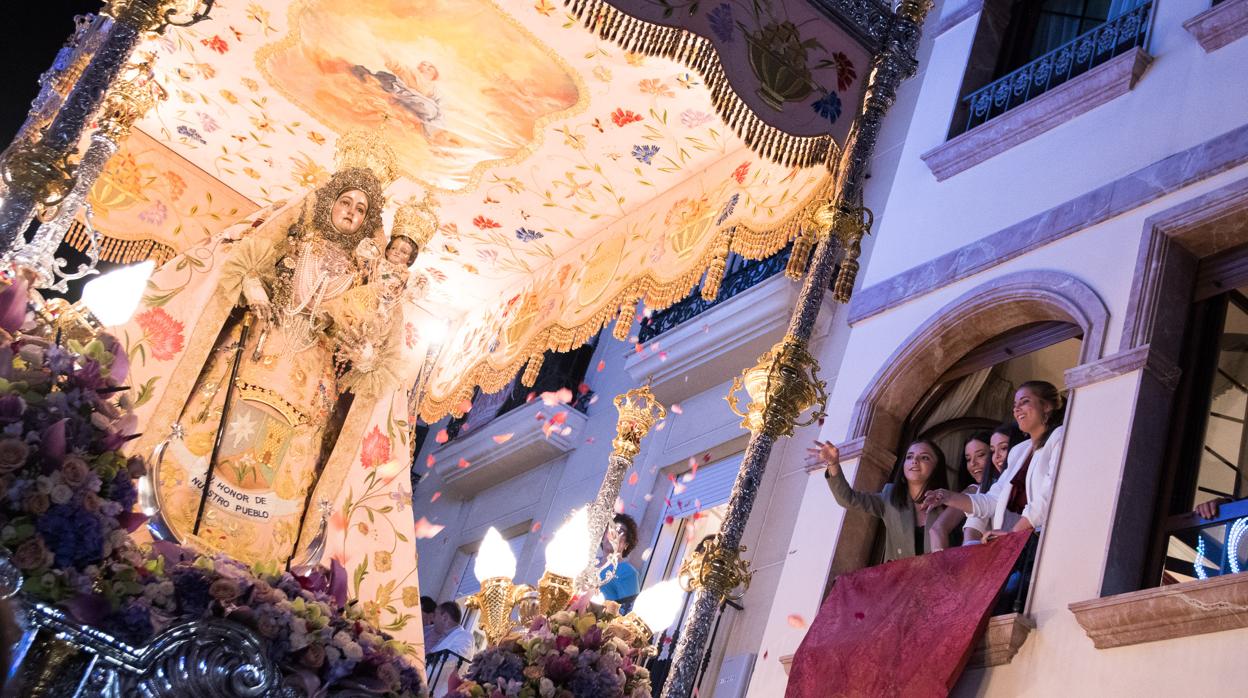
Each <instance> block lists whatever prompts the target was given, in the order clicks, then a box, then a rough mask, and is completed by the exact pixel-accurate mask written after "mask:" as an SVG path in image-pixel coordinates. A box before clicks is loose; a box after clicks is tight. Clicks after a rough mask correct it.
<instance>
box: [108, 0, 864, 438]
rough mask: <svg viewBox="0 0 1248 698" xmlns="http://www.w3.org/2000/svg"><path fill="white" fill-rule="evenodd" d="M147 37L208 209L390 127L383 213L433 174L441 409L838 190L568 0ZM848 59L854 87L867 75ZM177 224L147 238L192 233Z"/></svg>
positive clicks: (220, 12) (309, 4)
mask: <svg viewBox="0 0 1248 698" xmlns="http://www.w3.org/2000/svg"><path fill="white" fill-rule="evenodd" d="M152 50H154V51H155V52H156V53H157V54H158V60H157V61H156V69H157V73H158V76H159V78H160V80H161V81H162V84H163V85H164V86H165V88H166V90H167V91H168V93H169V98H168V99H167V100H166V101H165V102H163V103H161V104H160V105H159V106H158V107H157V109H156V110H155V111H154V112H153V113H151V114H149V116H148V117H147V118H146V119H144V120H143V121H142V122H140V124H139V128H140V129H141V130H142V131H143V132H144V133H145V134H146V135H148V136H150V137H151V139H153V140H154V141H155V142H157V143H160V144H163V145H164V146H167V147H168V148H169V149H170V150H171V151H172V152H173V153H176V155H177V156H180V158H184V159H185V160H186V161H188V162H189V163H191V164H192V165H194V166H196V167H198V168H199V169H200V170H202V171H203V172H204V173H206V174H207V175H209V176H210V177H211V178H215V179H216V180H218V181H219V182H220V183H221V185H222V189H224V192H223V193H220V194H218V195H217V196H216V197H215V199H214V197H211V196H210V197H209V202H210V203H209V204H204V207H203V208H202V209H200V208H197V207H196V208H192V213H194V212H195V211H199V213H200V215H202V213H203V211H204V210H207V209H208V208H209V207H211V206H212V205H213V204H212V203H211V202H212V201H217V202H218V203H217V204H215V205H216V206H217V208H225V207H224V204H222V203H221V202H222V201H225V200H227V199H228V200H229V203H230V205H229V207H228V208H226V209H225V210H228V211H230V212H232V211H233V210H236V209H237V208H239V206H240V205H242V204H240V203H239V202H240V201H245V200H244V199H243V197H245V198H246V200H250V202H251V204H253V207H254V206H259V205H264V204H268V203H272V202H275V201H280V200H284V199H287V198H290V197H293V196H296V195H299V194H301V193H303V192H304V191H306V190H308V189H309V188H311V187H314V186H316V185H317V184H318V183H321V182H323V181H325V180H326V179H327V178H328V176H329V174H330V171H331V170H332V169H333V165H332V163H333V148H334V142H335V140H336V138H337V137H338V136H340V135H341V134H343V133H345V132H347V131H350V130H353V129H357V128H361V127H364V128H376V127H378V126H381V125H382V124H383V123H384V126H383V128H384V132H385V134H386V137H387V140H388V141H390V142H391V143H392V145H393V146H394V147H395V149H396V151H397V152H398V155H399V160H400V167H401V169H402V178H401V179H400V180H399V181H397V182H396V183H395V184H393V185H392V186H391V187H390V188H389V189H388V190H387V195H388V197H389V200H390V204H389V206H388V209H389V210H388V211H387V217H388V216H389V214H390V212H391V211H392V210H393V209H394V208H395V202H400V201H406V200H408V199H409V198H420V197H423V196H424V195H425V194H426V193H427V192H432V193H433V195H434V197H435V199H436V202H437V207H436V210H437V214H438V218H439V222H440V229H439V232H438V234H437V235H436V236H435V237H434V238H433V240H432V242H431V243H430V244H429V245H428V246H427V248H426V249H425V250H424V251H423V252H422V253H421V255H420V258H419V260H418V261H417V263H416V268H417V269H418V270H419V271H420V272H421V273H423V274H425V275H426V277H427V278H428V280H429V282H430V283H429V289H430V291H429V294H428V296H427V297H426V299H425V301H424V303H425V304H426V307H427V308H428V309H429V310H430V311H431V312H432V313H434V314H435V315H438V316H440V317H443V318H446V319H447V320H448V321H451V322H452V324H453V329H452V332H453V334H452V336H451V338H450V340H449V342H450V344H449V345H448V349H451V350H450V351H446V352H444V358H443V360H442V363H441V364H440V365H439V366H437V367H436V368H435V370H434V371H433V376H432V379H431V383H430V386H429V393H428V397H427V399H426V404H425V409H424V410H423V413H424V415H425V416H426V417H427V418H433V417H437V416H440V415H441V414H445V413H446V412H448V411H450V410H452V409H453V406H454V405H456V404H458V403H459V402H461V401H462V400H463V398H464V397H467V395H468V394H470V392H471V390H472V388H473V386H474V385H481V386H482V387H484V388H485V389H487V390H490V389H497V388H498V387H501V385H502V384H503V383H505V382H506V381H507V380H509V379H510V378H511V377H512V376H514V375H515V372H516V371H517V370H518V369H519V367H520V366H521V365H522V364H523V363H524V361H525V360H526V359H528V358H529V357H530V356H534V355H540V352H541V351H542V350H543V349H546V348H560V349H563V348H570V347H572V346H575V345H577V344H579V343H581V342H583V341H585V340H586V339H587V338H588V337H590V336H592V335H593V334H594V333H596V332H597V330H598V329H599V328H600V327H601V326H602V325H603V323H604V322H607V321H609V320H610V319H611V318H613V317H615V316H616V315H617V313H618V309H619V307H620V305H621V304H631V303H635V302H637V301H641V302H643V303H645V304H647V305H648V306H650V307H664V306H666V305H669V304H670V303H672V302H675V301H676V300H678V299H679V298H681V297H683V296H684V295H686V294H687V293H688V292H689V291H690V290H691V289H692V288H693V287H694V286H695V285H696V284H697V282H698V278H699V277H700V276H701V274H702V272H703V271H704V270H705V269H706V267H707V265H708V264H709V263H710V261H711V260H712V259H714V258H715V257H716V256H721V257H722V251H723V249H724V245H725V244H726V243H728V242H729V241H730V244H731V247H732V249H734V250H736V251H739V252H742V253H744V254H746V255H747V256H753V257H759V256H763V255H766V254H769V253H771V252H774V251H776V250H778V249H780V248H782V247H783V246H784V245H785V244H786V242H787V241H788V239H790V238H791V237H792V235H793V234H794V231H795V226H796V219H797V217H798V215H799V214H800V212H801V210H802V208H803V207H804V206H805V205H806V204H807V203H809V202H811V201H813V200H815V198H816V197H819V196H821V195H825V194H826V188H827V186H828V179H829V175H828V170H827V168H826V167H825V166H823V165H821V164H819V165H814V166H811V167H797V166H784V165H779V164H775V163H774V162H771V161H769V160H765V159H763V158H760V157H758V156H757V155H755V154H754V153H753V152H752V151H751V149H750V148H749V147H747V146H746V144H745V143H744V142H743V141H742V140H741V138H740V137H738V136H737V135H736V132H735V131H734V129H733V128H731V127H729V126H728V125H727V124H726V123H725V122H724V120H723V119H722V118H721V117H720V116H718V112H717V109H716V104H715V103H714V101H713V90H710V89H708V88H707V86H706V85H704V84H703V82H702V77H701V75H700V74H698V73H695V72H692V71H691V70H690V69H689V68H688V67H686V66H684V65H682V64H681V63H679V62H676V61H675V60H669V59H663V58H656V57H650V56H643V55H641V54H640V53H631V52H628V51H625V50H623V49H621V48H620V47H619V46H618V45H616V44H614V43H612V42H610V41H606V40H603V39H600V38H598V37H596V36H595V34H594V33H592V32H590V31H589V30H587V29H586V28H585V27H584V26H583V24H582V23H581V21H580V20H579V19H577V18H576V17H574V16H573V15H571V14H568V13H567V12H566V11H565V10H564V8H563V7H562V6H561V5H560V4H559V3H558V0H524V1H523V2H521V1H520V0H513V1H509V2H505V3H495V2H491V0H295V1H289V0H281V1H274V0H270V1H266V2H243V1H242V0H238V1H237V2H231V3H228V4H225V5H222V4H218V6H217V7H216V8H215V9H214V10H213V15H212V19H211V20H210V21H208V22H204V23H202V24H199V25H196V26H194V27H192V28H190V29H187V30H177V31H171V32H169V33H168V34H167V35H166V36H163V37H161V38H160V39H158V40H156V41H155V43H154V44H153V46H152ZM842 57H843V54H842ZM846 60H848V59H846ZM849 67H850V68H851V69H850V70H849V71H848V72H843V75H845V79H844V81H843V84H842V85H841V87H843V88H844V90H845V99H846V100H849V99H856V97H854V96H853V95H857V94H858V93H859V91H860V88H861V86H860V84H859V78H858V75H859V74H863V73H865V72H866V66H863V65H858V66H852V65H851V66H849ZM845 111H846V112H847V113H846V114H844V115H838V116H837V117H835V118H832V119H830V122H836V121H837V119H840V120H842V121H845V120H849V119H851V118H852V114H850V113H848V112H850V111H851V110H849V109H846V110H845ZM842 126H843V124H840V123H836V124H835V127H836V128H837V129H840V128H842ZM124 156H125V152H124V150H123V155H122V156H119V157H121V158H122V160H118V162H123V161H124ZM183 166H184V165H183ZM158 169H159V168H156V169H154V170H153V173H155V172H157V170H158ZM110 170H113V172H112V174H113V175H116V174H117V173H116V167H114V166H113V165H112V164H110ZM106 174H108V173H106ZM107 179H108V178H107V177H106V180H107ZM113 179H117V178H116V177H114V178H113ZM95 198H96V199H98V197H95ZM95 205H96V208H97V217H98V216H100V215H103V216H105V217H107V215H108V214H109V211H108V210H107V206H104V207H101V205H100V202H99V201H98V200H97V201H95ZM225 210H223V211H221V212H219V213H214V215H217V216H223V215H225ZM242 213H246V211H243V212H242ZM139 218H140V219H141V218H142V216H139ZM130 220H134V217H133V216H132V217H131V219H130ZM148 222H149V223H151V221H150V220H149V221H148ZM139 223H140V224H141V223H142V221H139ZM162 225H164V224H163V222H162V224H160V225H157V224H152V225H151V226H150V227H151V228H152V229H153V230H152V231H149V232H148V233H146V234H145V236H146V237H151V238H154V239H161V241H162V242H164V243H165V244H168V245H170V246H171V247H174V248H178V247H179V246H181V247H185V246H186V244H189V242H193V240H182V239H173V238H172V237H171V234H170V233H169V232H168V228H167V226H165V227H163V228H162ZM209 227H211V226H205V229H208V228H209ZM157 229H160V230H164V231H165V232H163V233H158V232H157ZM179 229H180V228H179ZM162 235H163V239H162V238H161V236H162Z"/></svg>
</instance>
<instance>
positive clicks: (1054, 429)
mask: <svg viewBox="0 0 1248 698" xmlns="http://www.w3.org/2000/svg"><path fill="white" fill-rule="evenodd" d="M1062 414H1063V409H1062V398H1061V395H1060V394H1059V393H1058V392H1057V388H1056V387H1054V386H1053V384H1052V383H1047V382H1045V381H1027V382H1026V383H1023V384H1022V385H1021V386H1019V388H1018V391H1017V392H1016V393H1015V394H1014V420H1015V421H1016V422H1017V423H1018V428H1019V429H1021V430H1022V431H1023V432H1024V433H1026V434H1027V435H1028V436H1030V437H1031V438H1030V439H1028V440H1026V441H1024V442H1022V443H1021V444H1018V445H1017V446H1015V447H1014V448H1012V449H1011V450H1010V455H1009V457H1008V460H1007V465H1006V468H1005V472H1004V473H1002V474H1001V477H1000V478H999V479H998V480H997V481H996V482H994V483H993V484H992V487H990V488H989V490H988V491H987V492H984V493H982V494H965V493H962V492H951V491H949V490H943V489H942V490H932V491H931V492H928V493H927V496H926V497H924V499H923V507H924V508H925V509H929V508H933V507H938V506H940V505H942V504H943V505H946V506H950V507H953V508H955V509H958V510H961V511H962V512H964V513H966V514H967V516H968V517H969V519H968V524H967V525H968V526H972V527H976V528H978V527H979V526H982V527H983V528H985V529H991V530H989V532H988V533H987V534H986V535H985V536H984V540H991V539H992V538H994V537H996V536H998V535H1003V534H1005V533H1009V532H1012V531H1028V530H1032V529H1038V528H1042V527H1043V526H1044V523H1045V521H1046V520H1047V519H1048V516H1049V504H1050V502H1051V501H1052V499H1053V477H1054V475H1055V474H1056V472H1057V463H1058V461H1059V460H1060V459H1061V456H1062V439H1063V436H1064V434H1065V429H1064V428H1063V427H1062ZM975 524H978V526H975ZM981 530H982V529H981Z"/></svg>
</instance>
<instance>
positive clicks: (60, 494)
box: [48, 482, 74, 504]
mask: <svg viewBox="0 0 1248 698" xmlns="http://www.w3.org/2000/svg"><path fill="white" fill-rule="evenodd" d="M48 498H49V499H51V500H52V503H53V504H65V503H66V502H68V501H69V500H71V499H73V498H74V491H73V490H71V489H69V485H66V484H64V483H60V482H58V483H57V484H55V485H53V486H52V491H51V492H49V493H48Z"/></svg>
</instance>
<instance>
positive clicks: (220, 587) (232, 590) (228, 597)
mask: <svg viewBox="0 0 1248 698" xmlns="http://www.w3.org/2000/svg"><path fill="white" fill-rule="evenodd" d="M240 593H242V592H241V590H240V589H239V588H238V582H236V581H234V580H233V579H226V578H224V577H222V578H221V579H218V580H217V581H215V582H213V583H212V584H211V585H209V586H208V594H209V595H210V596H212V598H214V599H216V600H217V601H220V602H221V603H230V602H232V601H234V599H237V598H238V595H239V594H240Z"/></svg>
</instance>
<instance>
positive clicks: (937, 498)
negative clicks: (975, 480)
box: [919, 489, 953, 511]
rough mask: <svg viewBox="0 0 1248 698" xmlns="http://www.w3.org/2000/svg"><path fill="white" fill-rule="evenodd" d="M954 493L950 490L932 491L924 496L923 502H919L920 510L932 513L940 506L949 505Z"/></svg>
mask: <svg viewBox="0 0 1248 698" xmlns="http://www.w3.org/2000/svg"><path fill="white" fill-rule="evenodd" d="M952 494H953V493H952V492H950V491H949V490H941V489H938V490H932V491H930V492H928V493H927V494H925V495H923V501H921V502H919V508H920V509H922V510H923V511H931V510H932V509H935V508H936V507H938V506H942V505H945V504H948V503H949V497H950V495H952Z"/></svg>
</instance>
